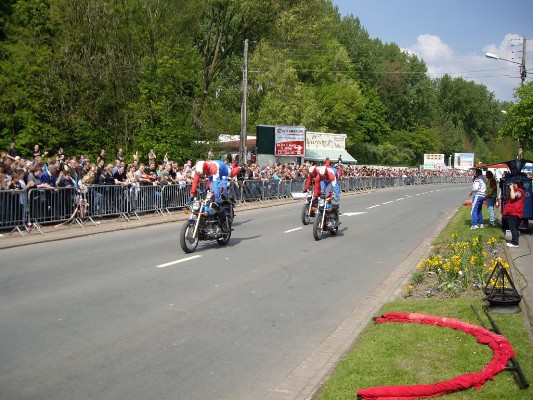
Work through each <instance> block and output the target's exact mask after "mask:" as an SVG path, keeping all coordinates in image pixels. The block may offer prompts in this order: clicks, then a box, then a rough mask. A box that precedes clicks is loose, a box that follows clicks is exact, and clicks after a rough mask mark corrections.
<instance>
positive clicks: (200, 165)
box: [194, 161, 205, 175]
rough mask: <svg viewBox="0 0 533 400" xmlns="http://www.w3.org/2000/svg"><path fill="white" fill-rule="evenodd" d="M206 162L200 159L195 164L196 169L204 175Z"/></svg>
mask: <svg viewBox="0 0 533 400" xmlns="http://www.w3.org/2000/svg"><path fill="white" fill-rule="evenodd" d="M204 164H205V161H198V162H197V163H196V165H195V166H194V171H195V172H196V173H197V174H200V175H203V174H204Z"/></svg>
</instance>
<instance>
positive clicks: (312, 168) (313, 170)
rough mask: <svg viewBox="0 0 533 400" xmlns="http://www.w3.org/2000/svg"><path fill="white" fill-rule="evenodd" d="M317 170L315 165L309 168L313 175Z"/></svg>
mask: <svg viewBox="0 0 533 400" xmlns="http://www.w3.org/2000/svg"><path fill="white" fill-rule="evenodd" d="M315 168H316V167H315V166H314V165H311V166H310V167H309V173H310V174H312V173H313V172H315Z"/></svg>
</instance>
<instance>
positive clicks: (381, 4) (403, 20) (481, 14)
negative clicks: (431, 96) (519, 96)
mask: <svg viewBox="0 0 533 400" xmlns="http://www.w3.org/2000/svg"><path fill="white" fill-rule="evenodd" d="M333 4H334V5H336V6H338V8H339V12H340V13H341V15H343V16H345V15H349V14H352V15H353V16H354V17H358V18H359V20H360V21H361V25H362V26H363V27H364V28H365V29H366V31H367V32H368V34H369V36H370V37H371V38H377V39H380V40H381V41H382V42H383V43H396V44H397V45H398V46H399V47H400V48H401V49H402V50H406V51H409V52H412V53H414V54H416V55H417V56H418V57H420V58H421V59H423V60H424V62H425V63H426V66H427V67H428V74H429V76H431V77H432V78H439V77H442V76H443V75H444V74H448V75H450V76H452V77H454V78H456V77H462V78H463V79H465V80H472V81H475V82H476V83H480V84H483V85H485V86H486V87H487V89H488V90H489V91H491V92H494V95H495V97H496V99H498V100H501V101H516V99H514V97H513V92H514V90H515V89H516V88H517V87H519V86H520V83H521V80H520V65H519V64H520V63H521V62H522V40H523V38H525V41H526V70H528V71H529V72H528V77H527V79H526V82H530V81H531V80H533V0H333ZM485 53H493V54H496V55H498V56H499V57H500V58H504V59H507V60H509V61H504V60H501V59H500V60H495V59H491V58H487V57H485ZM511 61H514V62H516V63H518V64H515V63H513V62H511Z"/></svg>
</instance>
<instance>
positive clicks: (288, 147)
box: [274, 126, 305, 157]
mask: <svg viewBox="0 0 533 400" xmlns="http://www.w3.org/2000/svg"><path fill="white" fill-rule="evenodd" d="M274 134H275V147H274V154H275V155H276V156H294V157H303V156H304V155H305V127H303V126H276V127H275V130H274Z"/></svg>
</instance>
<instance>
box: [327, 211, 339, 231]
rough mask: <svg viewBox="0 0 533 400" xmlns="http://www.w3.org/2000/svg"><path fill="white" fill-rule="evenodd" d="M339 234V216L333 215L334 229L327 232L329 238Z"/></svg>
mask: <svg viewBox="0 0 533 400" xmlns="http://www.w3.org/2000/svg"><path fill="white" fill-rule="evenodd" d="M337 232H339V216H338V215H337V214H335V228H332V229H330V230H329V234H330V235H331V236H335V235H336V234H337Z"/></svg>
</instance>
